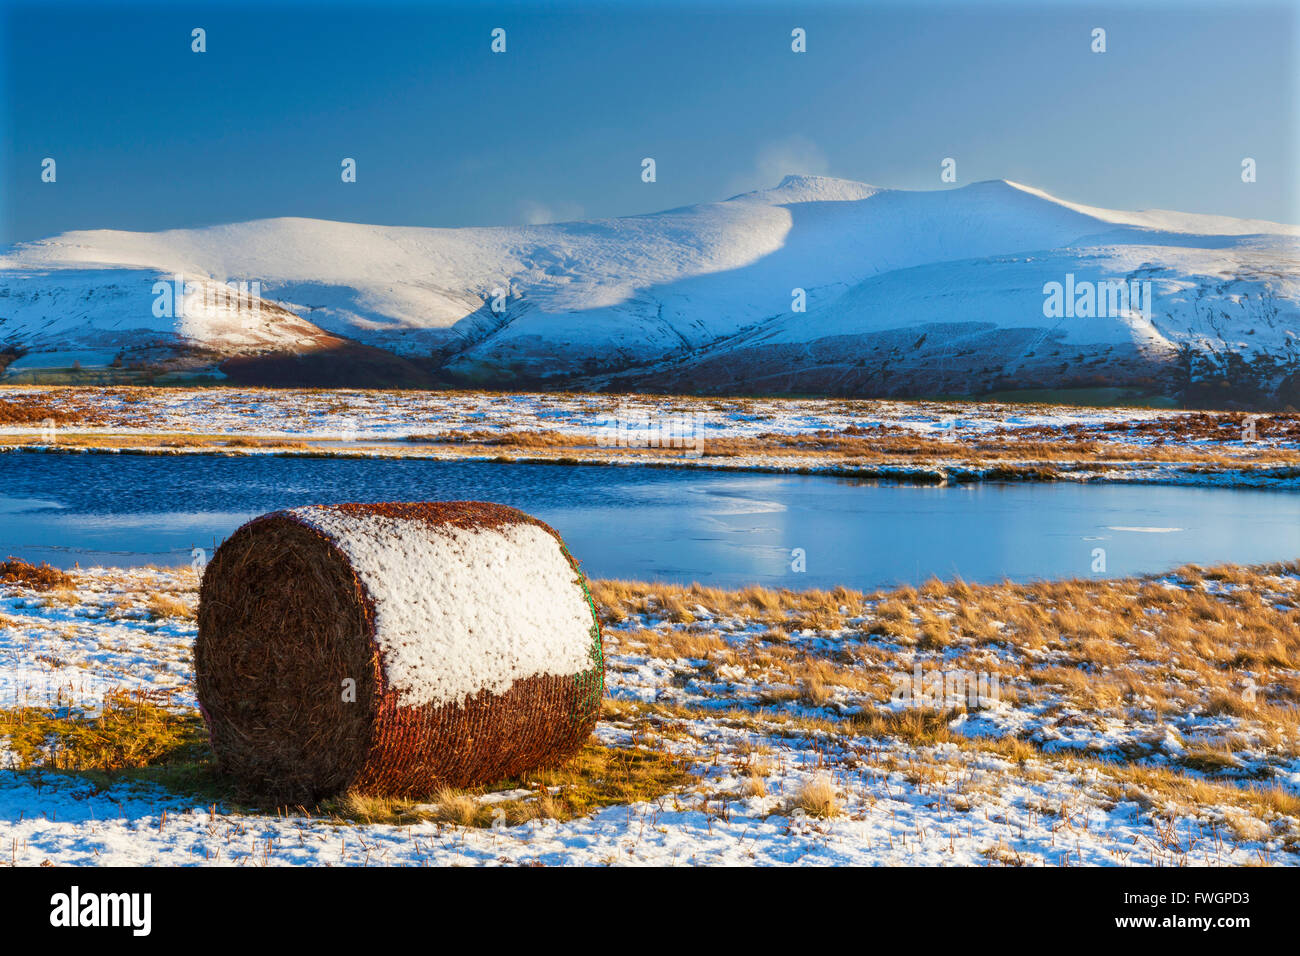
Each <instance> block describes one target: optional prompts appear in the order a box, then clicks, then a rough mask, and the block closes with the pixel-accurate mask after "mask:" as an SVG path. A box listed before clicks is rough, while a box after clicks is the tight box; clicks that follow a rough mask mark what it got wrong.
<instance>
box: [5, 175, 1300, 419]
mask: <svg viewBox="0 0 1300 956" xmlns="http://www.w3.org/2000/svg"><path fill="white" fill-rule="evenodd" d="M178 275H179V276H182V277H183V278H184V280H185V281H186V282H187V283H188V286H187V290H186V292H187V295H188V296H189V302H188V304H189V305H192V306H193V307H192V308H185V309H184V310H183V311H184V315H182V316H175V315H169V314H167V310H166V309H165V308H162V309H161V310H160V308H159V293H158V290H159V288H160V287H159V286H158V283H159V282H160V280H162V281H170V282H172V283H173V284H174V277H175V276H178ZM241 281H242V282H249V283H258V284H259V285H260V295H261V301H260V302H259V303H258V305H259V306H260V307H259V308H258V309H257V310H256V312H255V313H253V314H251V315H250V314H248V310H246V309H242V308H235V307H232V306H230V304H229V303H225V302H222V301H221V300H220V299H219V298H217V299H216V301H215V302H214V301H212V300H213V299H214V298H215V297H213V296H211V295H209V296H208V297H207V299H208V301H207V303H206V304H205V302H204V299H205V296H204V293H205V292H207V293H211V292H212V291H213V290H219V289H220V288H224V286H223V284H224V283H234V282H241ZM1106 282H1123V283H1124V286H1123V289H1124V291H1125V292H1126V293H1127V291H1128V290H1129V289H1130V288H1132V289H1133V291H1134V293H1135V295H1134V297H1133V300H1132V301H1128V300H1127V295H1126V301H1124V302H1123V303H1122V305H1121V306H1120V307H1119V308H1113V309H1111V310H1110V312H1109V314H1105V315H1100V316H1098V315H1086V314H1079V313H1083V312H1087V311H1089V310H1088V309H1087V308H1086V307H1085V306H1084V305H1083V303H1082V301H1081V302H1080V308H1079V310H1077V311H1076V310H1075V309H1074V308H1073V305H1074V297H1073V293H1074V291H1075V290H1083V289H1086V287H1088V286H1089V285H1094V284H1100V283H1106ZM1049 283H1060V284H1061V285H1062V286H1063V287H1064V288H1066V289H1068V290H1069V292H1068V293H1067V296H1068V297H1069V299H1070V302H1069V304H1068V306H1067V307H1066V310H1065V313H1064V314H1053V315H1045V299H1046V298H1047V296H1046V295H1045V292H1044V289H1045V287H1047V286H1048V284H1049ZM1131 283H1136V285H1130V284H1131ZM1143 283H1150V285H1149V287H1146V286H1143ZM1106 288H1107V287H1106V286H1105V285H1100V290H1101V298H1102V300H1104V299H1105V297H1106V292H1105V290H1106ZM1144 288H1149V290H1150V294H1151V301H1150V302H1149V303H1147V302H1145V301H1143V300H1141V298H1140V293H1141V291H1142V290H1143V289H1144ZM796 290H803V293H802V295H800V293H798V292H797V291H796ZM1080 294H1081V295H1082V293H1080ZM1111 295H1112V300H1111V305H1112V306H1114V305H1115V300H1114V298H1113V296H1114V292H1113V291H1112V293H1111ZM1096 310H1097V307H1096V306H1095V305H1094V308H1093V311H1096ZM159 311H162V312H163V314H162V315H159V314H158V313H159ZM1047 311H1049V312H1050V311H1051V309H1050V307H1049V308H1048V309H1047ZM1059 311H1060V310H1058V312H1059ZM1102 311H1106V310H1105V309H1104V308H1103V309H1102ZM1298 337H1300V227H1296V226H1289V225H1279V224H1277V223H1271V222H1261V221H1254V220H1240V219H1230V218H1225V217H1217V216H1204V215H1192V214H1181V213H1173V212H1159V211H1148V212H1120V211H1115V210H1108V209H1099V208H1094V207H1090V206H1083V205H1078V204H1075V203H1070V202H1065V201H1063V200H1059V199H1056V198H1054V197H1052V196H1050V195H1048V194H1047V193H1044V192H1041V191H1039V190H1036V189H1032V188H1029V187H1027V186H1021V185H1018V184H1016V183H1011V182H1005V181H1000V180H999V181H991V182H982V183H975V184H973V185H970V186H965V187H962V188H956V189H945V190H937V191H933V192H914V191H902V190H890V189H879V188H876V187H874V186H867V185H864V184H861V183H855V182H849V181H846V180H837V179H829V178H825V177H809V176H789V177H786V179H785V180H783V181H782V182H781V183H780V185H778V186H777V187H775V188H773V189H766V190H760V191H758V192H753V193H746V194H743V195H740V196H735V197H733V198H731V199H728V200H726V201H724V202H718V203H710V204H705V205H698V206H688V207H684V208H681V209H674V210H669V211H667V212H662V213H656V214H653V215H645V216H632V217H626V218H621V219H604V220H595V221H589V222H572V223H559V224H554V225H539V226H513V227H493V228H466V229H435V228H415V227H394V226H367V225H359V224H352V223H339V222H326V221H320V220H310V219H270V220H260V221H255V222H247V223H236V224H232V225H226V226H213V227H209V228H203V229H185V230H169V231H165V232H157V233H133V232H120V231H112V230H96V231H88V232H70V233H65V234H63V235H60V236H56V237H54V238H51V239H45V240H41V241H38V242H31V243H24V244H20V245H18V246H15V247H13V248H12V249H10V250H8V251H7V252H6V253H5V254H3V255H0V349H4V348H7V349H8V350H9V351H10V353H11V354H17V353H25V354H23V355H22V357H21V358H20V359H19V360H18V361H17V362H16V363H15V364H14V365H13V366H11V369H24V368H26V369H30V368H32V367H33V366H39V365H40V364H41V363H42V361H43V360H42V358H41V356H42V355H46V356H49V355H56V356H57V355H65V354H77V355H79V356H83V357H85V358H86V360H87V361H90V362H91V363H94V362H96V361H98V360H104V359H105V357H108V358H109V359H112V358H118V359H119V362H120V363H124V364H126V365H131V364H133V363H143V364H145V365H159V364H161V365H164V366H166V365H171V366H186V365H188V366H191V367H193V366H200V365H204V364H207V365H213V364H221V363H224V364H225V367H226V368H227V369H230V368H234V367H239V368H241V369H242V370H243V371H244V372H247V370H248V369H249V368H250V367H251V368H256V367H258V366H257V362H258V361H265V362H270V363H271V364H265V367H266V368H275V369H277V370H279V372H280V373H283V372H284V368H285V367H284V365H283V362H282V361H281V364H278V365H277V364H274V361H280V360H282V359H283V358H284V357H285V356H292V355H312V356H315V357H316V358H317V359H323V360H324V361H328V360H329V358H330V356H334V355H339V356H342V355H346V356H348V357H349V359H351V360H355V359H356V356H357V354H358V351H357V350H359V349H361V350H365V352H366V353H367V354H368V355H370V356H372V357H373V355H374V354H377V353H376V350H382V352H383V353H386V354H387V355H389V356H390V357H394V361H397V362H401V363H404V364H405V365H407V366H415V367H418V368H420V369H422V370H424V371H425V372H427V373H428V374H429V375H430V376H431V378H432V379H437V380H442V381H447V382H455V383H461V384H479V385H494V386H511V385H547V384H553V385H556V386H559V385H564V386H574V385H578V386H583V385H586V386H592V385H594V386H598V387H619V388H623V387H627V388H647V387H651V388H666V389H673V390H681V391H708V392H728V391H744V392H749V391H756V392H764V391H775V392H828V393H836V394H920V393H942V392H947V393H958V392H962V393H969V392H978V391H981V390H987V389H989V388H993V387H1006V386H1007V385H1008V384H1022V385H1032V386H1046V387H1056V386H1060V385H1064V384H1069V383H1071V382H1076V383H1077V382H1079V381H1082V380H1092V379H1095V380H1097V381H1098V382H1101V381H1110V382H1115V383H1120V384H1123V383H1134V382H1143V381H1156V380H1159V379H1161V377H1162V376H1177V375H1179V374H1184V375H1185V374H1186V373H1187V368H1188V366H1189V363H1191V364H1193V365H1195V364H1196V363H1197V362H1199V363H1200V365H1201V367H1203V368H1210V367H1214V366H1227V365H1232V366H1233V367H1234V368H1243V367H1244V368H1252V369H1255V370H1256V371H1257V373H1258V375H1259V376H1261V377H1262V378H1263V379H1270V381H1269V382H1268V383H1266V384H1268V386H1269V387H1275V386H1276V385H1277V384H1278V383H1279V382H1280V381H1281V380H1282V379H1284V378H1285V376H1286V374H1288V371H1293V370H1294V369H1293V366H1294V364H1295V363H1296V362H1297V359H1298V358H1300V339H1298ZM1230 353H1236V355H1237V356H1239V358H1237V359H1229V357H1228V356H1229V355H1230ZM96 357H98V359H97V358H96ZM258 357H261V359H258ZM267 357H270V359H267ZM1197 357H1199V358H1197ZM232 359H234V360H235V361H234V362H232V361H230V360H232ZM240 361H242V362H244V364H243V365H239V362H240ZM250 361H251V362H252V364H251V365H250V364H249V363H250ZM44 362H45V364H57V361H53V360H44ZM82 364H83V366H84V365H85V364H86V362H85V361H83V362H82ZM381 374H382V373H381Z"/></svg>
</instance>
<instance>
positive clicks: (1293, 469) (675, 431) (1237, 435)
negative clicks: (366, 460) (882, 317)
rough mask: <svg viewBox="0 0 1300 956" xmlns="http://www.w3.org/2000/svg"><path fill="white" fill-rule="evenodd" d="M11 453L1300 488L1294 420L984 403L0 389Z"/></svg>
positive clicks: (1, 438)
mask: <svg viewBox="0 0 1300 956" xmlns="http://www.w3.org/2000/svg"><path fill="white" fill-rule="evenodd" d="M11 408H12V409H15V410H16V411H13V412H9V411H8V409H11ZM18 447H25V448H28V449H33V448H45V449H50V450H55V451H58V450H68V449H78V448H84V449H90V450H99V451H114V450H131V451H137V452H158V453H167V454H184V453H187V452H209V453H210V452H218V453H222V454H267V453H278V454H290V455H292V454H308V455H349V456H372V457H390V458H398V457H427V458H462V459H463V458H479V459H501V460H511V461H520V460H543V461H545V460H563V461H565V462H566V463H579V462H580V463H584V464H585V463H591V464H635V463H639V464H647V463H655V464H670V465H675V466H681V467H704V468H722V469H734V470H765V471H802V472H813V471H835V472H842V473H848V474H858V475H861V476H864V477H867V476H870V475H872V474H874V475H876V476H879V477H884V478H900V479H909V478H919V479H926V480H937V481H945V480H951V481H966V480H979V479H980V478H984V477H1002V478H1008V477H1024V478H1043V477H1054V478H1061V479H1070V480H1080V481H1090V480H1111V481H1159V482H1169V483H1191V484H1228V485H1243V486H1244V485H1258V486H1270V487H1294V486H1300V416H1297V415H1296V414H1293V413H1273V414H1260V415H1248V414H1246V413H1240V412H1238V413H1226V412H1209V413H1206V412H1188V411H1179V410H1171V409H1151V408H1122V407H1115V408H1110V407H1106V408H1089V407H1080V406H1067V405H1048V404H999V403H992V402H937V401H909V402H901V401H888V400H848V399H761V398H729V399H722V398H697V397H686V396H652V395H632V396H623V395H599V394H579V393H527V392H522V393H495V392H425V391H404V392H397V391H371V390H328V391H326V390H297V389H247V388H198V389H195V388H113V387H93V386H90V387H70V388H34V387H12V386H11V387H0V450H11V449H14V448H18ZM1008 469H1014V470H1015V471H1016V474H1009V473H1008Z"/></svg>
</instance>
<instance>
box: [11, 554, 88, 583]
mask: <svg viewBox="0 0 1300 956" xmlns="http://www.w3.org/2000/svg"><path fill="white" fill-rule="evenodd" d="M0 584H19V585H22V586H23V587H29V588H31V589H33V590H35V591H50V590H53V589H55V588H70V587H72V584H73V580H72V575H70V574H68V573H67V572H65V571H60V570H59V569H58V568H53V567H50V565H48V564H44V563H42V564H31V563H29V562H27V561H23V560H21V559H19V558H15V557H13V556H12V555H11V556H10V557H9V559H8V560H6V561H0Z"/></svg>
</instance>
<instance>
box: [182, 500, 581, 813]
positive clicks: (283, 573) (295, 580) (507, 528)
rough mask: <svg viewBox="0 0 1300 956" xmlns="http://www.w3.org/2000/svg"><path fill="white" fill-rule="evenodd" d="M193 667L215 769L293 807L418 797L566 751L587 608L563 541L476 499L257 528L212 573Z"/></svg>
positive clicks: (308, 515)
mask: <svg viewBox="0 0 1300 956" xmlns="http://www.w3.org/2000/svg"><path fill="white" fill-rule="evenodd" d="M198 618H199V636H198V641H197V643H196V645H195V651H194V660H195V671H196V673H197V682H198V697H199V703H200V707H201V708H202V711H203V715H204V718H205V719H206V720H207V723H208V729H209V732H210V734H211V738H212V748H213V751H214V753H215V755H216V759H217V764H218V767H219V768H220V769H221V770H222V771H223V772H225V773H227V774H229V775H231V776H232V777H233V778H235V780H236V781H238V782H239V783H240V785H241V786H242V787H243V789H244V790H245V791H246V792H248V793H252V794H255V795H258V796H261V797H264V798H272V799H275V800H277V801H280V802H286V803H294V802H297V803H305V802H308V801H313V800H318V799H320V798H322V797H325V796H328V795H330V794H334V793H338V792H340V791H343V790H355V791H358V792H361V793H371V794H382V795H389V796H418V795H420V794H422V793H427V792H429V790H430V789H431V788H433V787H434V786H437V785H443V784H445V785H451V786H458V787H466V786H473V785H476V784H483V783H489V782H492V781H495V780H500V779H503V778H506V777H512V776H517V775H519V774H522V773H525V772H527V771H529V770H532V769H535V768H538V767H541V766H547V765H552V764H554V763H557V762H559V761H561V760H563V759H565V758H567V757H569V756H571V755H572V754H573V753H575V752H576V751H577V750H578V749H579V748H580V747H581V746H582V743H583V741H584V740H585V739H586V738H587V737H588V736H589V735H590V734H591V731H592V729H593V728H594V727H595V724H596V717H597V714H598V712H599V709H600V700H601V696H602V692H603V685H604V659H603V656H602V649H601V636H600V625H599V622H598V620H597V617H596V612H595V605H594V604H593V602H592V600H591V597H590V595H589V594H588V592H587V586H586V582H585V580H584V578H583V576H582V573H581V571H579V569H578V565H577V563H576V562H575V561H574V560H573V558H572V557H571V556H570V554H569V552H568V550H567V548H565V546H564V542H563V541H562V540H561V539H560V536H559V535H558V534H556V532H555V531H554V530H553V529H552V528H550V527H548V526H547V525H545V524H543V523H542V522H540V521H538V520H536V519H535V518H531V517H529V516H528V515H526V514H524V513H523V512H520V511H516V510H515V509H513V508H507V507H505V506H503V505H494V504H484V503H482V502H473V501H454V502H415V503H390V504H373V505H372V504H343V505H331V506H313V507H307V508H296V509H293V510H289V511H277V512H273V513H271V514H267V515H263V516H262V517H260V518H256V519H254V520H253V521H250V522H249V523H248V524H246V525H244V526H243V527H242V528H240V529H239V530H238V531H236V532H235V533H234V534H233V535H231V537H230V538H229V539H227V540H226V541H225V542H224V543H223V544H222V545H221V547H220V548H218V549H217V552H216V554H215V555H214V556H213V559H212V561H211V563H210V564H209V565H208V567H207V570H206V572H205V573H204V576H203V585H202V589H201V591H200V598H199V612H198Z"/></svg>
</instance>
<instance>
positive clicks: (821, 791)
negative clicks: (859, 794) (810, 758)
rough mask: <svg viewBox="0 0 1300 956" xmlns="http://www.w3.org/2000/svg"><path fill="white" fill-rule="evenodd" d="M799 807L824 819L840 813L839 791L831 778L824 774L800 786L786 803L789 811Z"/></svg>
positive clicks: (811, 815)
mask: <svg viewBox="0 0 1300 956" xmlns="http://www.w3.org/2000/svg"><path fill="white" fill-rule="evenodd" d="M795 809H799V810H802V811H803V812H804V813H806V814H808V816H810V817H817V818H819V819H822V820H827V819H830V818H831V817H837V816H839V815H840V812H841V811H842V809H843V807H842V806H841V805H840V797H839V792H838V791H837V790H836V789H835V784H833V783H832V782H831V781H830V780H829V779H827V778H826V777H823V776H818V777H812V778H811V779H809V780H806V781H804V783H803V784H802V785H801V786H800V787H799V790H798V792H797V793H795V795H794V796H793V797H792V798H791V799H790V800H789V802H788V803H787V804H786V810H787V812H789V811H792V810H795Z"/></svg>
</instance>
